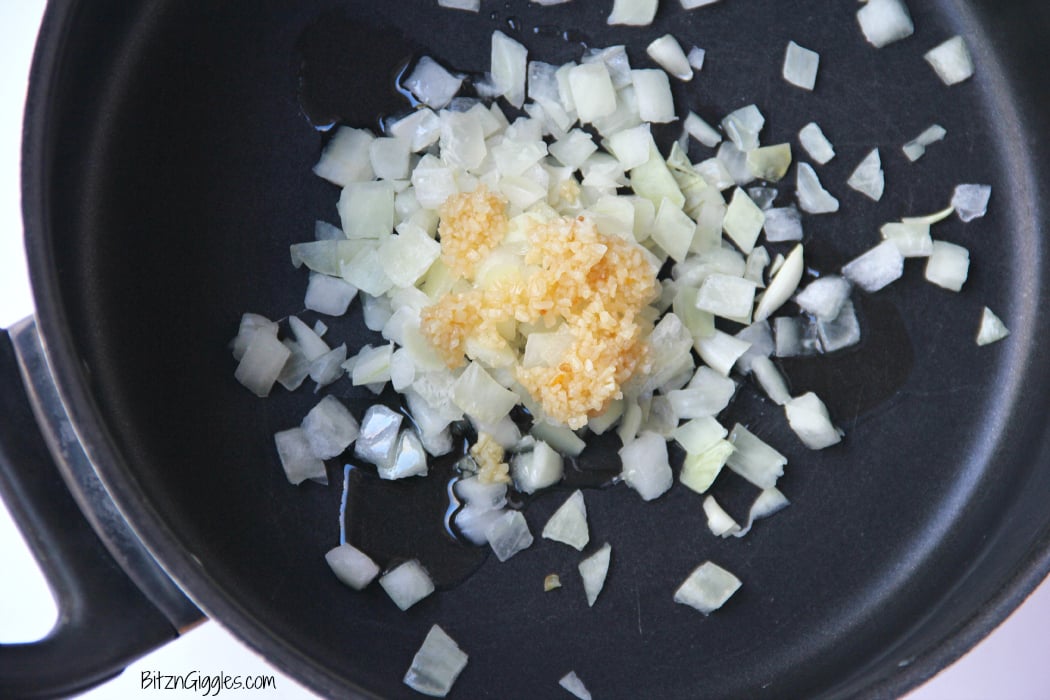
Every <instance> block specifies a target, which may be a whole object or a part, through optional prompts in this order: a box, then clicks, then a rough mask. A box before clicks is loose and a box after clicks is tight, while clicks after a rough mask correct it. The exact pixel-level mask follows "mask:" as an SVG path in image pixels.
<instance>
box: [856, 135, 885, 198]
mask: <svg viewBox="0 0 1050 700" xmlns="http://www.w3.org/2000/svg"><path fill="white" fill-rule="evenodd" d="M846 184H847V185H849V186H850V187H852V188H853V189H855V190H857V191H858V192H860V193H861V194H863V195H866V196H867V197H868V198H870V199H873V200H875V201H876V202H877V201H879V200H880V199H882V193H883V191H884V190H885V189H886V176H885V174H884V173H883V171H882V160H881V159H880V158H879V149H877V148H874V149H872V150H871V152H870V153H868V155H866V156H865V157H864V160H862V161H861V162H860V164H859V165H858V166H857V168H856V169H855V170H854V171H853V174H852V175H850V176H849V180H847V181H846Z"/></svg>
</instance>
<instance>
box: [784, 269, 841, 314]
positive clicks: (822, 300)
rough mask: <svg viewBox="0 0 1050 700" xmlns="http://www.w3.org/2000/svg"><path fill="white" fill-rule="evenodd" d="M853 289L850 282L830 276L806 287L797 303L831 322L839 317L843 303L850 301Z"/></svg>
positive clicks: (836, 276) (799, 295)
mask: <svg viewBox="0 0 1050 700" xmlns="http://www.w3.org/2000/svg"><path fill="white" fill-rule="evenodd" d="M851 289H852V286H851V285H850V283H849V281H848V280H846V279H844V278H842V277H839V276H838V275H828V276H826V277H821V278H820V279H817V280H813V281H812V282H810V283H809V284H808V285H806V288H805V289H803V290H802V291H801V292H799V293H798V294H797V295H796V296H795V303H796V304H798V305H799V307H800V308H801V309H802V310H803V311H808V312H809V313H811V314H813V315H814V316H816V317H817V318H818V319H821V320H824V321H831V320H833V319H834V318H835V317H836V316H838V315H839V311H840V310H841V309H842V305H843V303H845V301H846V300H847V299H849V295H850V291H851Z"/></svg>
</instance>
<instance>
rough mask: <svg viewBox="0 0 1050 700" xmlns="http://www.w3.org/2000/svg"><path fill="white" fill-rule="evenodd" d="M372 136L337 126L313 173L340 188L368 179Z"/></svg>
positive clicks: (370, 168)
mask: <svg viewBox="0 0 1050 700" xmlns="http://www.w3.org/2000/svg"><path fill="white" fill-rule="evenodd" d="M456 89H457V90H458V89H459V87H458V86H457V87H456ZM374 139H375V136H374V135H373V134H372V132H370V131H368V130H367V129H352V128H350V127H347V126H341V127H339V128H338V129H336V130H335V133H334V134H333V135H332V138H331V140H330V141H329V142H328V143H327V144H326V145H325V148H324V151H322V152H321V159H320V160H319V161H317V165H315V166H314V170H313V171H314V174H315V175H317V176H318V177H321V178H324V179H325V180H328V181H329V182H331V183H332V184H335V185H339V186H340V187H346V186H347V185H349V184H350V183H351V182H367V181H369V180H371V179H372V178H373V177H374V176H375V173H374V172H373V171H372V159H371V155H370V150H369V149H370V147H371V144H372V141H373V140H374Z"/></svg>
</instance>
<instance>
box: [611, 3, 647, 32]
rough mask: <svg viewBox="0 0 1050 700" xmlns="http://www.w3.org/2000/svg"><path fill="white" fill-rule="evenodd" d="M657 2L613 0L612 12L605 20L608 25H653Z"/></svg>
mask: <svg viewBox="0 0 1050 700" xmlns="http://www.w3.org/2000/svg"><path fill="white" fill-rule="evenodd" d="M658 2H659V0H613V8H612V12H611V13H610V14H609V18H608V19H607V20H606V22H608V23H609V24H626V25H629V26H633V27H645V26H648V25H650V24H652V23H653V17H655V16H656V6H657V4H658Z"/></svg>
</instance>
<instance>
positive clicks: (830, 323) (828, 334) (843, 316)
mask: <svg viewBox="0 0 1050 700" xmlns="http://www.w3.org/2000/svg"><path fill="white" fill-rule="evenodd" d="M816 325H817V336H818V337H819V338H820V346H821V348H822V349H823V350H824V352H835V351H836V350H842V349H844V348H848V347H851V346H853V345H856V344H857V343H859V342H860V322H859V321H858V320H857V313H856V311H855V310H854V308H853V302H852V301H850V300H848V299H847V300H846V301H845V302H844V303H843V304H842V309H841V310H840V311H839V313H838V316H836V317H835V318H833V319H831V320H822V319H821V320H818V321H817V324H816Z"/></svg>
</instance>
